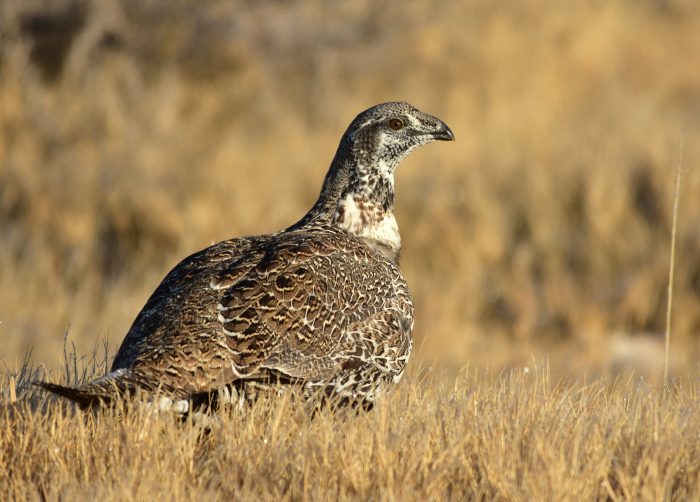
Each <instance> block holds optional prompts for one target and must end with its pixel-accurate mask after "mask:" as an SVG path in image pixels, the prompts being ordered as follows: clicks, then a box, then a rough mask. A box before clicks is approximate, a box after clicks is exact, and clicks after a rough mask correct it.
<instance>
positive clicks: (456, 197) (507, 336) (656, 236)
mask: <svg viewBox="0 0 700 502" xmlns="http://www.w3.org/2000/svg"><path fill="white" fill-rule="evenodd" d="M71 6H72V7H71ZM0 8H1V9H2V16H1V18H2V20H3V21H2V22H1V23H0V30H1V31H0V34H1V35H2V40H3V44H2V49H1V51H2V52H1V58H2V59H1V60H0V61H1V63H0V72H1V73H0V104H1V106H0V123H1V124H2V125H1V129H2V134H0V220H1V221H2V225H0V239H1V240H2V246H1V247H0V305H2V310H1V311H0V321H2V324H0V337H2V340H3V341H4V342H5V343H3V344H2V347H1V348H0V357H1V358H2V359H3V360H4V361H6V362H7V363H8V364H9V366H11V367H13V366H14V364H15V363H14V361H15V360H16V359H18V358H21V357H22V355H23V354H24V353H25V352H26V351H27V350H28V348H30V347H34V352H33V353H34V356H35V360H37V361H41V362H44V363H45V364H46V365H47V366H48V367H49V368H54V367H56V365H57V364H59V362H60V361H59V360H58V358H57V357H56V355H55V354H57V353H60V348H61V344H62V339H63V333H64V332H65V331H66V330H69V331H70V335H71V339H72V340H74V341H75V343H76V345H77V347H78V348H79V349H80V350H81V351H82V352H86V351H88V350H89V349H90V347H91V346H92V345H93V343H94V340H95V339H97V338H98V337H100V336H104V337H107V338H108V339H109V340H110V341H111V342H112V344H113V345H115V344H118V343H119V341H121V339H122V337H123V335H124V333H125V332H126V331H127V329H128V326H129V324H130V322H131V321H132V319H133V318H134V317H135V315H136V313H137V312H138V310H139V309H140V307H141V306H142V305H143V303H144V301H145V299H146V298H147V296H148V294H149V293H150V292H151V291H152V290H153V289H154V288H155V286H156V285H157V283H158V281H159V280H160V279H161V278H162V277H163V275H164V274H165V273H166V272H167V270H168V269H169V268H170V267H172V266H173V265H174V264H175V263H176V262H177V261H178V260H179V259H181V258H182V257H183V256H185V255H187V254H189V253H191V252H193V251H195V250H197V249H200V248H202V247H204V246H206V245H208V244H210V243H212V242H215V241H219V240H222V239H225V238H229V237H232V236H237V235H244V234H255V233H262V232H267V231H272V230H276V229H279V228H282V227H284V226H285V225H288V224H289V223H290V222H292V221H295V220H296V219H297V218H298V217H300V216H301V215H302V214H303V213H304V212H305V211H306V210H307V208H308V207H310V205H311V204H312V202H313V200H314V198H315V197H316V195H317V193H318V190H319V187H320V183H321V180H322V178H323V175H324V173H325V170H326V168H327V166H328V164H329V162H330V160H331V157H332V155H333V153H334V150H335V148H336V145H337V141H338V139H339V137H340V135H341V134H342V132H343V130H344V128H345V127H346V126H347V124H348V122H349V121H350V120H351V119H352V118H353V117H354V115H355V114H356V113H357V112H358V111H360V110H362V109H364V108H366V107H367V106H369V105H372V104H374V103H376V102H379V101H383V100H388V99H404V100H407V101H409V102H412V103H414V104H415V105H417V106H418V107H420V108H422V109H425V110H426V111H429V112H432V113H435V114H437V115H438V116H440V117H441V118H443V119H444V120H445V121H446V122H447V123H448V124H450V126H451V127H452V129H453V130H454V131H455V134H456V136H457V142H456V143H454V144H450V145H443V144H441V145H431V146H430V147H426V148H424V149H422V150H421V151H419V152H416V153H415V154H413V155H412V156H411V157H410V158H409V159H408V160H407V161H406V162H405V163H404V164H403V165H402V166H401V169H400V170H399V172H398V175H397V178H398V179H397V183H398V188H397V190H398V197H397V212H398V219H399V223H400V226H401V229H402V235H403V240H404V252H403V263H402V268H403V270H404V272H405V274H406V276H407V278H408V280H409V285H410V287H411V290H412V292H413V295H414V299H415V303H416V306H417V322H416V331H415V333H416V339H417V341H418V344H419V345H420V346H421V347H422V352H421V353H422V354H423V355H424V357H425V358H427V359H429V360H432V359H433V358H438V359H439V360H440V361H441V364H442V365H444V366H450V367H454V368H459V367H461V366H463V365H464V364H465V362H467V361H471V362H473V363H474V364H477V365H479V366H491V367H501V366H503V365H509V364H517V365H520V364H523V362H527V361H528V360H529V359H530V357H531V355H532V354H535V355H536V356H541V355H547V354H549V353H551V352H552V351H558V350H561V351H564V352H565V353H568V354H569V355H570V356H571V357H570V358H569V359H572V360H573V363H571V362H569V361H567V362H566V363H565V364H559V363H558V360H555V359H554V358H552V365H553V370H555V371H560V370H561V371H563V372H565V373H570V374H573V375H576V374H580V373H581V372H582V371H583V370H584V369H586V370H588V371H595V372H596V373H599V374H602V373H606V372H614V371H615V368H617V367H618V366H629V367H630V368H631V369H639V370H640V371H642V372H644V373H645V374H647V376H648V377H649V378H654V379H656V380H660V379H661V376H662V374H663V368H662V367H661V366H659V365H660V364H662V363H661V362H660V363H658V364H657V361H663V330H664V326H665V319H664V309H665V305H666V285H667V278H668V259H667V257H668V254H669V239H668V235H669V234H670V225H671V214H672V207H673V205H672V198H673V174H672V169H673V166H674V165H675V158H676V155H677V151H676V150H677V144H678V140H679V135H680V131H681V130H682V129H683V128H684V129H685V130H686V131H687V133H686V134H687V145H686V152H685V158H686V165H687V166H688V175H687V177H686V180H685V183H684V186H683V187H682V192H683V193H682V194H681V206H680V208H679V211H680V226H679V228H678V249H677V269H676V283H675V286H674V287H675V290H676V296H675V299H674V311H675V312H674V319H673V325H674V338H673V344H674V347H672V349H674V348H678V350H672V351H671V376H676V377H677V376H680V375H683V374H686V373H687V372H688V371H691V372H695V371H696V370H697V368H696V367H695V363H694V361H695V360H697V356H698V352H699V351H698V350H697V347H698V344H697V343H695V341H696V340H697V337H698V334H700V252H699V251H698V250H700V232H698V229H697V225H696V224H695V222H694V220H693V218H692V217H691V215H693V214H698V213H699V212H700V197H698V193H699V192H698V189H699V188H700V183H699V182H700V177H698V176H697V175H696V173H695V170H694V168H693V167H694V166H695V165H696V164H697V159H698V141H697V137H698V130H699V127H700V126H699V123H698V120H697V116H698V114H697V110H698V109H699V108H698V107H699V106H700V92H699V91H698V89H700V67H698V65H694V64H689V62H690V61H693V60H694V59H695V57H696V55H697V54H698V53H699V52H700V33H699V32H698V30H697V29H696V27H697V25H698V22H700V10H699V9H698V8H697V5H696V4H695V3H693V2H688V3H686V2H663V3H655V2H632V1H630V2H626V1H615V2H606V3H605V4H600V5H599V4H597V3H596V2H581V3H576V4H575V5H564V4H560V3H555V4H550V3H549V2H545V1H535V2H514V3H513V4H512V5H510V6H509V7H508V8H506V7H504V6H503V7H498V6H496V5H494V4H492V3H491V2H486V1H480V0H473V1H470V2H465V3H458V2H450V3H448V4H446V5H441V6H440V8H439V9H435V8H433V6H432V4H430V3H427V2H426V3H422V2H412V3H408V4H404V3H401V4H400V5H399V3H392V2H386V3H379V4H378V3H376V2H374V1H369V0H367V1H362V2H352V3H351V4H350V5H344V4H342V3H338V4H332V5H329V4H327V3H326V2H321V1H312V2H299V3H297V2H291V3H286V2H281V3H277V2H269V3H264V4H257V3H255V4H248V3H246V2H233V1H232V2H228V1H226V2H223V1H215V0H210V1H207V2H190V1H183V2H176V3H171V2H165V1H164V0H151V1H148V2H143V1H140V0H139V1H137V0H125V1H123V2H117V1H116V0H112V1H110V0H105V1H103V2H98V3H83V2H80V1H77V2H68V0H65V1H58V2H56V1H52V2H46V1H42V0H31V1H30V0H27V1H23V2H13V1H10V2H5V3H3V4H2V5H1V6H0ZM51 23H53V24H51ZM54 25H57V26H58V27H59V28H60V29H54V30H53V31H52V30H51V29H49V28H50V27H51V26H54ZM47 26H48V27H49V28H47ZM54 27H55V26H54ZM61 34H63V36H62V35H61ZM66 34H73V35H74V36H73V37H72V38H71V37H70V36H68V35H66ZM639 354H648V355H645V356H640V355H639Z"/></svg>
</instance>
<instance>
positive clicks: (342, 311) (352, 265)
mask: <svg viewBox="0 0 700 502" xmlns="http://www.w3.org/2000/svg"><path fill="white" fill-rule="evenodd" d="M241 265H242V264H238V265H236V266H233V267H231V268H230V269H227V270H224V271H223V273H222V274H221V276H220V278H219V282H218V283H217V284H218V286H217V287H220V288H221V289H222V291H223V294H222V296H221V301H220V302H219V304H218V305H217V310H218V314H217V318H218V320H219V322H220V323H221V328H222V332H223V333H224V335H225V340H226V344H227V345H228V347H229V348H230V349H231V355H232V356H231V357H232V365H233V368H234V371H235V372H236V373H237V374H238V375H239V376H240V377H247V376H249V375H254V374H255V373H256V372H258V371H259V370H261V369H262V370H265V369H267V370H275V371H278V372H282V373H284V374H286V375H288V376H290V377H294V378H299V379H302V380H305V381H307V382H308V381H315V380H316V381H328V380H330V379H333V378H334V377H335V375H336V374H337V373H338V372H339V371H342V370H343V369H344V365H345V368H347V367H348V365H352V364H355V363H354V362H353V361H356V360H360V359H365V360H366V361H371V360H372V358H373V357H374V356H375V355H377V356H378V358H377V359H376V361H377V364H381V363H379V362H378V361H379V360H380V359H381V357H383V356H380V354H384V352H385V350H389V349H388V346H389V344H390V343H389V342H391V343H393V342H392V341H390V340H389V338H390V337H392V336H400V337H404V338H406V339H408V338H409V334H410V318H411V316H412V312H411V305H410V299H409V298H408V293H407V291H405V294H402V293H403V292H402V291H398V290H397V289H401V288H397V284H396V283H395V274H394V272H395V269H392V265H391V264H390V263H389V262H388V261H386V260H381V259H380V260H378V259H377V255H376V254H375V253H374V252H373V251H371V250H369V249H365V248H363V247H358V246H357V245H356V243H353V242H348V245H347V246H344V245H343V239H340V242H338V241H336V242H328V240H327V239H326V240H320V239H316V238H314V237H313V236H309V235H305V234H299V235H295V236H289V235H288V236H287V237H286V239H285V241H284V242H283V243H280V245H278V246H273V247H270V248H269V249H267V251H266V253H265V254H264V255H262V256H261V257H260V259H259V260H258V261H257V263H255V265H254V266H250V264H246V265H245V266H243V267H241ZM401 284H402V285H403V282H402V281H401ZM407 323H408V326H407ZM399 345H400V343H399ZM397 357H398V356H397Z"/></svg>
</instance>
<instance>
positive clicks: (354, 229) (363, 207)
mask: <svg viewBox="0 0 700 502" xmlns="http://www.w3.org/2000/svg"><path fill="white" fill-rule="evenodd" d="M334 222H335V223H336V224H337V225H338V226H339V227H340V228H343V229H345V230H347V231H348V232H349V233H351V234H353V235H355V236H357V237H360V238H361V239H363V240H364V241H365V243H366V244H367V245H368V246H369V247H371V248H373V249H376V250H378V251H380V252H382V253H383V254H384V255H386V256H387V257H388V258H390V259H391V260H392V261H396V257H397V256H398V253H399V250H400V249H401V235H400V234H399V225H398V224H397V223H396V218H395V217H394V213H393V211H386V210H385V209H384V207H383V206H382V205H381V204H378V203H374V202H372V201H371V200H366V199H364V198H362V197H360V196H357V195H355V194H351V193H350V194H348V195H346V196H345V198H343V199H341V201H340V203H339V204H338V209H337V210H336V213H335V217H334Z"/></svg>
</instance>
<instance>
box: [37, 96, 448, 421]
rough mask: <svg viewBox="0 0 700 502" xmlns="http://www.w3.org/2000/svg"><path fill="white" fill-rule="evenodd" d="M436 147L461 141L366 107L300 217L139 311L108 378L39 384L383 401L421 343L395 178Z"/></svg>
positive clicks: (172, 286)
mask: <svg viewBox="0 0 700 502" xmlns="http://www.w3.org/2000/svg"><path fill="white" fill-rule="evenodd" d="M433 141H454V134H453V132H452V130H451V129H450V128H449V127H448V126H447V125H446V124H445V123H444V122H443V121H442V120H440V119H438V118H437V117H435V116H432V115H429V114H427V113H424V112H422V111H420V110H418V109H416V108H415V107H413V106H411V105H409V104H408V103H405V102H387V103H382V104H378V105H375V106H373V107H371V108H369V109H367V110H365V111H363V112H362V113H360V114H359V115H357V117H356V118H355V119H354V120H353V121H352V122H351V123H350V126H349V127H348V128H347V130H346V132H345V133H344V135H343V136H342V138H341V141H340V144H339V146H338V148H337V151H336V154H335V156H334V158H333V161H332V162H331V165H330V168H329V169H328V171H327V174H326V176H325V179H324V181H323V184H322V187H321V192H320V195H319V197H318V199H317V200H316V202H315V204H314V205H313V206H312V207H311V209H310V210H309V211H308V212H307V213H306V214H305V215H304V216H303V217H302V218H301V219H300V220H299V221H297V222H296V223H294V224H292V225H291V226H289V227H288V228H286V229H284V230H281V231H278V232H276V233H271V234H266V235H257V236H249V237H239V238H233V239H230V240H225V241H222V242H219V243H218V244H214V245H212V246H210V247H207V248H206V249H203V250H201V251H199V252H197V253H194V254H192V255H191V256H189V257H187V258H185V259H184V260H182V261H181V262H180V263H179V264H178V265H176V266H175V267H174V268H173V269H172V270H171V271H170V272H169V273H168V274H167V275H166V277H165V278H164V279H163V281H162V282H161V283H160V285H159V286H158V287H157V288H156V290H155V291H154V292H153V294H152V295H151V296H150V298H149V299H148V301H147V302H146V304H145V305H144V307H143V308H142V310H141V311H140V313H139V314H138V315H137V317H136V319H135V320H134V322H133V324H132V326H131V328H130V329H129V331H128V332H127V334H126V336H125V338H124V340H123V342H122V344H121V346H120V347H119V349H118V351H117V354H116V356H115V358H114V360H113V363H112V366H111V370H110V371H109V372H108V373H107V374H105V375H104V376H102V377H99V378H97V379H95V380H92V381H89V382H87V383H84V384H81V385H74V386H70V385H59V384H55V383H49V382H39V383H38V385H40V386H41V387H43V388H44V389H46V390H48V391H51V392H52V393H54V394H57V395H59V396H63V397H65V398H68V399H69V400H71V401H73V402H75V403H77V404H78V405H79V406H81V407H91V406H93V405H97V404H99V403H111V402H113V401H114V400H115V399H116V398H117V397H119V396H123V395H129V394H132V393H134V392H137V391H139V392H146V393H147V394H152V395H154V396H155V395H156V393H161V394H162V395H163V396H166V399H168V400H172V402H177V403H181V404H182V403H184V408H183V410H187V409H188V403H190V402H192V400H194V399H195V398H196V397H197V396H202V395H209V394H211V393H213V392H217V391H219V390H220V389H222V388H224V387H226V386H229V385H233V384H238V385H242V384H255V383H260V384H261V385H264V384H265V383H266V382H268V383H269V382H276V383H281V384H296V385H298V386H300V387H301V388H302V389H304V391H305V392H306V393H309V394H311V393H318V392H320V393H322V394H324V395H328V396H330V397H335V398H339V399H352V400H360V401H361V402H363V403H368V404H372V403H374V401H375V400H376V399H377V398H378V397H379V396H380V395H381V394H382V393H383V392H384V391H385V390H386V389H388V388H390V387H391V386H393V385H394V384H396V383H398V382H399V380H400V379H401V376H402V375H403V373H404V370H405V368H406V364H407V362H408V359H409V356H410V354H411V348H412V343H413V342H412V330H413V302H412V300H411V296H410V293H409V290H408V286H407V284H406V281H405V279H404V277H403V275H402V273H401V270H400V269H399V255H400V250H401V237H400V234H399V228H398V224H397V221H396V218H395V216H394V173H395V170H396V167H397V166H398V165H399V163H400V162H401V161H402V160H403V159H404V158H405V157H406V156H407V155H408V154H409V153H411V152H412V151H413V150H414V149H416V148H417V147H419V146H422V145H425V144H427V143H431V142H433Z"/></svg>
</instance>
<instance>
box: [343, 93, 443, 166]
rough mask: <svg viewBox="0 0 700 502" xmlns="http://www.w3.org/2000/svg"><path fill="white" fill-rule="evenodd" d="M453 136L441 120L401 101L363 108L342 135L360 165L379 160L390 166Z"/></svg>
mask: <svg viewBox="0 0 700 502" xmlns="http://www.w3.org/2000/svg"><path fill="white" fill-rule="evenodd" d="M454 139H455V137H454V134H453V133H452V130H451V129H450V128H449V127H448V126H447V124H445V123H444V122H443V121H442V120H440V119H438V118H437V117H434V116H432V115H428V114H427V113H424V112H422V111H420V110H418V109H416V108H414V107H413V106H411V105H409V104H408V103H403V102H389V103H382V104H380V105H376V106H373V107H372V108H369V109H368V110H365V111H364V112H362V113H360V114H359V115H358V116H357V117H356V118H355V120H353V121H352V123H351V124H350V126H349V127H348V129H347V131H346V132H345V135H344V137H343V140H344V141H347V142H348V144H349V147H350V149H351V151H352V152H353V156H354V157H355V158H356V159H357V160H358V161H359V162H360V163H361V164H365V163H367V164H373V163H376V162H379V161H381V162H382V163H385V164H386V165H387V167H392V168H395V167H396V166H397V165H398V164H399V162H401V161H402V160H403V159H404V158H405V157H406V155H408V154H409V153H410V152H411V151H412V150H414V149H415V148H417V147H419V146H421V145H425V144H426V143H430V142H433V141H454Z"/></svg>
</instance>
